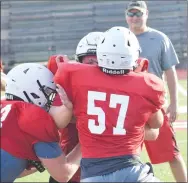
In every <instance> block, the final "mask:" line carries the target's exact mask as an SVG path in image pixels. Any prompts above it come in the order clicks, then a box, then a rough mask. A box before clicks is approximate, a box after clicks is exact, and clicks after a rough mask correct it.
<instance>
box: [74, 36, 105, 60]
mask: <svg viewBox="0 0 188 183" xmlns="http://www.w3.org/2000/svg"><path fill="white" fill-rule="evenodd" d="M101 36H103V32H90V33H89V34H87V35H86V36H84V37H83V38H82V39H81V40H80V42H79V43H78V45H77V48H76V60H77V61H79V62H81V63H82V58H83V57H84V56H92V55H94V56H96V49H97V43H98V41H99V40H100V39H101Z"/></svg>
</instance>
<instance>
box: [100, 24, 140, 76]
mask: <svg viewBox="0 0 188 183" xmlns="http://www.w3.org/2000/svg"><path fill="white" fill-rule="evenodd" d="M139 53H140V46H139V42H138V40H137V38H136V36H135V35H134V34H133V33H132V32H131V31H130V30H129V29H127V28H125V27H112V28H111V29H109V30H107V31H106V32H104V33H103V38H102V39H101V40H100V42H98V45H97V60H98V65H99V67H101V69H102V70H103V71H104V72H106V73H109V74H124V73H126V72H125V70H131V69H133V67H134V66H135V65H136V60H137V59H138V58H139Z"/></svg>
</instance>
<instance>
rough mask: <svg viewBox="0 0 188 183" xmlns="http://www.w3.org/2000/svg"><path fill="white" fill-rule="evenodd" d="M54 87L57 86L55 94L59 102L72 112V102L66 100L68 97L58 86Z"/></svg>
mask: <svg viewBox="0 0 188 183" xmlns="http://www.w3.org/2000/svg"><path fill="white" fill-rule="evenodd" d="M56 86H57V89H56V90H57V93H58V94H59V96H60V99H61V102H62V103H63V105H64V106H65V107H66V108H68V109H70V110H72V109H73V105H72V102H71V101H70V100H69V98H68V96H67V94H66V92H65V90H64V89H63V88H62V87H61V86H60V85H59V84H57V85H56Z"/></svg>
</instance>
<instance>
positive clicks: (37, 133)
mask: <svg viewBox="0 0 188 183" xmlns="http://www.w3.org/2000/svg"><path fill="white" fill-rule="evenodd" d="M18 125H19V128H20V129H21V130H22V131H24V132H25V133H27V134H28V135H31V136H32V137H34V138H35V139H36V142H40V141H42V142H59V134H58V129H57V127H56V125H55V123H54V121H53V119H52V117H51V116H50V115H49V114H48V113H47V112H46V111H44V110H43V109H42V108H40V107H38V106H35V105H32V104H29V103H24V104H23V106H22V108H21V109H20V110H19V115H18Z"/></svg>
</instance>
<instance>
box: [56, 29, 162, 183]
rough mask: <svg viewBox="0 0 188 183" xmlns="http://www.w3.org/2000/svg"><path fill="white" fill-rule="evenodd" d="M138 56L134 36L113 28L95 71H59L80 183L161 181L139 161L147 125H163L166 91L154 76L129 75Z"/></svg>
mask: <svg viewBox="0 0 188 183" xmlns="http://www.w3.org/2000/svg"><path fill="white" fill-rule="evenodd" d="M139 51H140V50H139V43H138V41H137V39H136V37H135V35H134V34H133V33H132V32H130V31H129V30H128V29H126V28H124V27H114V28H111V29H110V30H108V31H107V32H105V33H104V37H103V38H102V39H101V40H100V41H99V43H98V45H97V60H98V66H93V65H88V64H64V63H63V64H61V65H59V68H58V71H57V72H56V75H55V82H56V83H57V84H59V90H61V87H60V86H62V87H63V88H64V90H65V91H66V93H67V95H68V97H69V98H70V100H71V101H72V103H73V110H74V115H75V117H76V119H77V121H76V123H77V129H78V132H79V141H80V144H81V151H82V161H81V170H82V171H81V179H82V182H156V181H159V180H158V179H157V178H155V177H154V175H153V173H151V172H150V167H149V166H148V165H146V164H142V163H141V162H140V159H139V155H140V152H141V146H142V144H143V141H144V128H145V125H146V124H147V125H148V126H149V127H150V128H153V129H159V128H160V127H161V125H162V124H163V120H164V119H163V114H162V112H161V110H160V109H161V108H162V106H163V104H164V93H165V92H164V85H163V82H162V80H160V79H159V78H157V77H156V76H154V75H152V74H149V73H144V72H139V73H135V72H133V67H134V66H135V63H136V60H137V59H138V57H139ZM101 71H102V72H101ZM60 96H61V94H60Z"/></svg>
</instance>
